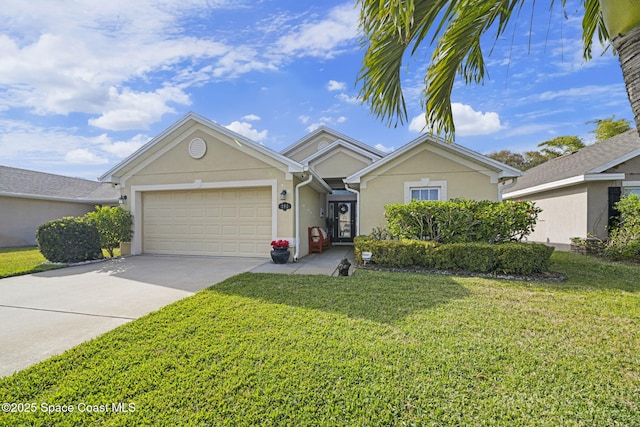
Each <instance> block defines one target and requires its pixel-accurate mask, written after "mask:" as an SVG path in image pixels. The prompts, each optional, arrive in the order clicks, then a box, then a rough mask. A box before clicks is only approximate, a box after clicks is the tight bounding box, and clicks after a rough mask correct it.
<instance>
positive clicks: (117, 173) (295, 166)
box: [98, 112, 331, 192]
mask: <svg viewBox="0 0 640 427" xmlns="http://www.w3.org/2000/svg"><path fill="white" fill-rule="evenodd" d="M190 121H191V122H195V123H199V124H201V125H203V126H205V127H207V128H209V129H212V130H214V131H216V132H218V133H220V134H222V135H224V136H227V137H228V138H230V139H232V140H234V141H235V142H236V144H238V147H242V146H247V147H250V148H251V149H253V150H255V151H257V152H259V153H262V154H264V155H266V156H267V157H269V158H271V159H273V160H275V161H277V162H280V163H281V164H283V165H285V166H287V168H288V171H289V172H290V173H298V174H303V173H307V174H310V175H312V176H313V177H314V180H313V182H312V185H313V186H316V188H318V189H319V190H321V191H327V192H330V191H331V187H330V186H329V185H328V184H327V183H326V182H324V180H323V179H322V178H320V176H318V175H317V174H316V173H315V172H314V171H313V170H310V169H309V168H308V167H307V166H305V165H302V164H300V163H298V162H296V161H295V160H292V159H290V158H288V157H286V156H284V155H282V154H280V153H277V152H276V151H274V150H272V149H270V148H268V147H265V146H264V145H261V144H258V143H257V142H254V141H252V140H250V139H249V138H246V137H244V136H242V135H240V134H239V133H236V132H234V131H232V130H229V129H227V128H226V127H224V126H221V125H219V124H218V123H216V122H214V121H211V120H209V119H207V118H205V117H202V116H201V115H199V114H196V113H193V112H190V113H188V114H187V115H185V116H184V117H182V118H181V119H180V120H178V121H177V122H175V123H174V124H173V125H171V126H169V127H168V128H167V129H165V130H164V131H163V132H161V133H160V134H159V135H158V136H156V137H155V138H153V139H152V140H150V141H149V142H147V143H146V144H145V145H143V146H142V147H140V148H139V149H138V150H137V151H135V152H134V153H133V154H131V155H130V156H129V157H127V158H126V159H124V160H123V161H121V162H120V163H118V164H117V165H116V166H114V167H113V168H111V169H110V170H109V171H107V172H106V173H105V174H104V175H102V176H101V177H100V178H98V179H99V180H100V181H102V182H115V183H119V182H120V178H121V176H122V175H124V174H125V173H124V172H125V171H126V170H127V168H128V167H129V166H134V162H135V161H136V160H137V159H138V158H140V157H141V156H143V155H144V154H145V153H146V152H147V151H149V150H150V149H151V148H152V147H153V146H155V145H156V144H158V143H159V142H160V141H162V140H163V139H165V138H166V137H167V136H168V135H170V134H171V133H172V132H174V131H176V130H178V129H179V128H180V127H181V126H184V125H185V124H187V123H189V122H190Z"/></svg>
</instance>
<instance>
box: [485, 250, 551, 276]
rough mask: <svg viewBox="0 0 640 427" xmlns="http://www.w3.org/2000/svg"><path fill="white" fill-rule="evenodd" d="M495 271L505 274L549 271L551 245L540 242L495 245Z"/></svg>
mask: <svg viewBox="0 0 640 427" xmlns="http://www.w3.org/2000/svg"><path fill="white" fill-rule="evenodd" d="M495 249H496V253H497V255H498V263H497V271H500V272H502V273H507V274H531V273H542V272H544V271H549V261H550V259H551V254H553V250H554V249H553V247H551V246H546V245H543V244H540V243H503V244H500V245H496V246H495Z"/></svg>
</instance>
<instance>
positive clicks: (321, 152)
mask: <svg viewBox="0 0 640 427" xmlns="http://www.w3.org/2000/svg"><path fill="white" fill-rule="evenodd" d="M338 147H343V148H346V149H347V150H350V151H352V152H354V153H357V154H360V155H361V156H363V157H366V158H368V159H371V161H372V162H374V161H376V160H380V158H381V157H382V156H379V155H376V154H373V153H372V152H371V151H369V150H363V149H362V148H360V147H358V146H354V145H353V144H350V143H348V142H345V141H343V140H341V139H338V140H336V141H334V142H332V143H331V144H329V145H327V146H326V147H324V148H322V149H320V150H318V151H316V152H315V153H313V154H312V155H310V156H309V157H307V158H306V159H303V160H301V161H300V163H302V164H303V165H308V164H309V163H311V162H313V161H314V160H316V159H318V158H320V157H322V156H324V155H326V154H328V153H331V152H332V151H333V150H335V149H336V148H338Z"/></svg>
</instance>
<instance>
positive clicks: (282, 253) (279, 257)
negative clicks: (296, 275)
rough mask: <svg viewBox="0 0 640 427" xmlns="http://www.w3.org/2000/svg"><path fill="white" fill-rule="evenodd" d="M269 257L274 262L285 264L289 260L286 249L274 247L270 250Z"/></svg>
mask: <svg viewBox="0 0 640 427" xmlns="http://www.w3.org/2000/svg"><path fill="white" fill-rule="evenodd" d="M271 259H272V260H273V262H274V264H286V263H287V261H289V250H288V249H274V250H272V251H271Z"/></svg>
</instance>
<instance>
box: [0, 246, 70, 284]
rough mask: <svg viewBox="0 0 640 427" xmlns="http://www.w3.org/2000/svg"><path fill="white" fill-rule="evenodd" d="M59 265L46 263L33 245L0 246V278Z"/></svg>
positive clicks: (44, 269) (51, 268) (50, 268)
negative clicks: (17, 246)
mask: <svg viewBox="0 0 640 427" xmlns="http://www.w3.org/2000/svg"><path fill="white" fill-rule="evenodd" d="M60 267H61V266H60V265H55V264H47V260H46V259H45V258H44V257H43V256H42V254H41V253H40V251H39V250H38V248H37V247H35V246H26V247H20V248H0V279H1V278H4V277H11V276H19V275H21V274H29V273H39V272H41V271H47V270H53V269H56V268H60Z"/></svg>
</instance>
